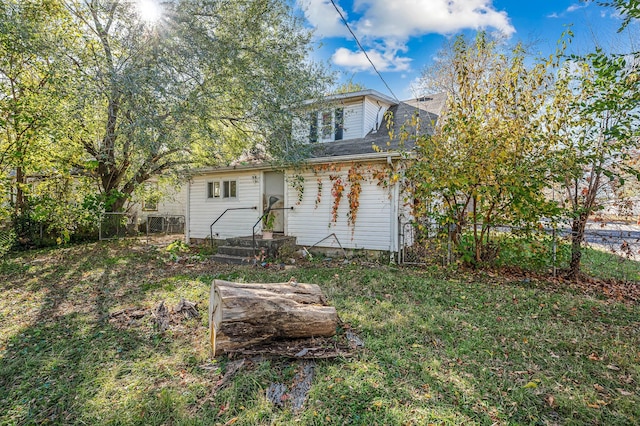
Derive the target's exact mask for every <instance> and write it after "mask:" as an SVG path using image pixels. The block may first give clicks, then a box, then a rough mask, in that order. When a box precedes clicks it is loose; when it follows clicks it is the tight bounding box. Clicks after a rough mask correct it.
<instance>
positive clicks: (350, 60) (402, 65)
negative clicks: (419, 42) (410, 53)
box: [331, 47, 411, 72]
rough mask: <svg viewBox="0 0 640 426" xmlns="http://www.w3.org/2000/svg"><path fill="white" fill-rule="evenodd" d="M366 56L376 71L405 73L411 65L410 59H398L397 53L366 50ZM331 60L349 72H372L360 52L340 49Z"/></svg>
mask: <svg viewBox="0 0 640 426" xmlns="http://www.w3.org/2000/svg"><path fill="white" fill-rule="evenodd" d="M367 55H368V56H369V58H370V59H371V62H373V64H374V65H375V66H376V69H377V70H378V71H380V72H382V71H407V70H408V69H409V68H410V65H411V58H407V57H400V56H398V55H397V52H393V51H387V52H380V51H378V50H368V51H367ZM331 60H332V61H333V63H335V64H336V65H339V66H341V67H345V68H349V69H350V70H351V71H373V69H372V68H371V64H370V63H369V61H368V60H367V58H366V56H365V55H364V53H363V52H362V51H356V52H353V51H351V50H349V49H347V48H344V47H341V48H339V49H338V50H336V51H335V53H334V54H333V56H332V57H331Z"/></svg>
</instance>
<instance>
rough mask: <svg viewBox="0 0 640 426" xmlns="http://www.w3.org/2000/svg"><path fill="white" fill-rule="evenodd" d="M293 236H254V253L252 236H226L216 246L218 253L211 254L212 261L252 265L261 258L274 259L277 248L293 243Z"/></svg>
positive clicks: (294, 240) (294, 241)
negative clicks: (263, 237)
mask: <svg viewBox="0 0 640 426" xmlns="http://www.w3.org/2000/svg"><path fill="white" fill-rule="evenodd" d="M295 243H296V238H295V237H287V236H283V235H274V237H273V239H270V240H264V239H262V238H261V236H260V235H256V238H255V244H256V248H255V255H254V249H253V238H252V237H251V236H249V237H234V238H227V239H226V240H225V241H224V243H222V244H221V245H219V246H218V253H217V254H215V255H213V257H212V259H213V261H214V262H218V263H226V264H231V265H253V264H255V263H256V262H258V261H262V260H263V259H265V258H266V259H274V258H277V256H278V250H279V249H280V247H282V246H284V245H295Z"/></svg>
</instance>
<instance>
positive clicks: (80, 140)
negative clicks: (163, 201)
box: [66, 0, 327, 211]
mask: <svg viewBox="0 0 640 426" xmlns="http://www.w3.org/2000/svg"><path fill="white" fill-rule="evenodd" d="M66 4H67V9H68V11H69V13H70V14H71V16H72V18H73V21H74V25H75V29H76V31H77V33H78V34H80V35H81V37H80V41H79V42H78V43H77V46H76V48H75V49H73V50H70V51H69V52H68V63H69V64H70V65H69V66H70V70H71V73H72V79H73V82H72V83H71V84H70V86H69V91H70V92H71V94H72V95H73V98H74V99H75V103H74V105H73V114H72V116H71V120H72V123H71V128H72V130H71V131H70V133H69V139H70V141H71V146H75V147H81V148H82V149H83V150H84V152H85V156H84V157H83V158H81V159H79V161H78V163H77V164H76V165H77V166H78V167H80V168H81V169H83V170H84V171H85V172H86V173H88V174H91V175H92V176H94V177H95V178H96V179H97V181H98V183H99V187H100V191H101V193H102V196H103V199H104V203H105V207H106V209H107V210H108V211H119V210H121V209H122V207H123V206H124V205H125V203H126V200H127V199H128V198H129V197H130V196H131V194H132V193H133V191H134V190H135V189H136V187H137V186H139V185H140V184H142V183H143V182H145V181H146V180H148V179H149V178H150V177H152V176H154V175H160V174H163V173H167V172H169V171H173V172H175V171H180V170H181V169H183V168H184V167H186V166H188V165H190V164H194V163H195V164H219V163H224V162H227V161H229V160H230V159H231V158H234V157H236V156H237V155H238V154H239V153H240V152H242V151H243V150H246V149H251V148H255V147H258V146H259V147H263V148H264V149H267V150H268V151H270V152H271V153H274V154H276V155H279V156H284V155H287V154H288V152H289V151H288V148H289V147H290V143H289V142H290V141H289V140H288V137H289V136H288V134H289V132H288V131H287V130H286V129H288V128H290V125H289V123H290V119H291V117H290V116H291V114H292V113H293V111H292V109H289V108H286V107H287V106H291V105H295V104H297V103H299V102H301V101H302V100H303V99H308V98H310V97H312V96H316V95H318V94H320V93H322V91H323V90H324V87H325V84H326V83H327V78H326V76H325V74H324V71H323V70H322V69H320V68H319V67H317V66H316V65H314V64H313V63H311V62H309V60H308V51H309V47H310V44H309V43H310V35H309V33H308V32H306V30H304V29H303V28H302V26H301V23H300V22H299V21H298V19H297V18H295V17H294V15H293V14H292V11H291V10H290V8H289V7H288V6H287V4H286V3H285V2H282V1H277V0H237V1H236V0H234V1H220V0H197V1H196V0H177V1H174V2H164V3H162V7H163V13H162V18H161V19H160V20H159V21H158V22H153V23H150V22H145V21H144V20H142V19H140V17H139V16H138V11H137V10H136V9H135V8H136V2H131V1H124V0H123V1H117V0H115V1H113V0H112V1H99V0H85V1H80V0H68V1H66Z"/></svg>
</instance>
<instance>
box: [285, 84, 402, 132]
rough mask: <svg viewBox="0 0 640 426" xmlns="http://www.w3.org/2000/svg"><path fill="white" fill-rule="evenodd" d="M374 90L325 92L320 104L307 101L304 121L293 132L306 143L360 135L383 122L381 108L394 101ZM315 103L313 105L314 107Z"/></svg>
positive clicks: (374, 130)
mask: <svg viewBox="0 0 640 426" xmlns="http://www.w3.org/2000/svg"><path fill="white" fill-rule="evenodd" d="M396 104H397V102H395V101H394V100H393V99H391V98H390V97H388V96H385V95H383V94H382V93H380V92H377V91H375V90H361V91H358V92H351V93H341V94H335V95H330V96H328V97H327V98H326V99H325V100H324V101H323V102H322V104H321V105H320V104H318V103H317V102H310V103H309V107H310V108H311V112H310V113H309V114H308V116H307V123H304V124H302V123H300V125H299V126H296V127H297V129H296V130H297V131H296V136H297V137H298V138H301V139H303V140H305V141H307V142H309V143H331V142H339V141H348V140H352V139H362V138H364V137H365V136H367V135H368V134H370V133H375V132H377V131H378V130H383V129H381V126H383V124H382V123H383V118H384V114H385V112H387V110H388V109H389V108H390V107H391V106H393V105H396ZM314 106H316V108H314Z"/></svg>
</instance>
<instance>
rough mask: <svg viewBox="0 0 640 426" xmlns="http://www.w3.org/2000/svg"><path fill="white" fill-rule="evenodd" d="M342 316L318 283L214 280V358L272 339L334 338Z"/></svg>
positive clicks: (211, 303) (211, 305)
mask: <svg viewBox="0 0 640 426" xmlns="http://www.w3.org/2000/svg"><path fill="white" fill-rule="evenodd" d="M337 325H338V314H337V312H336V309H335V308H334V307H333V306H328V305H327V303H326V300H325V297H324V294H323V293H322V290H321V289H320V287H319V286H318V285H316V284H303V283H297V282H295V281H293V280H292V281H289V282H288V283H268V284H258V283H236V282H229V281H222V280H214V281H213V284H212V285H211V293H210V297H209V332H210V338H211V350H212V352H213V356H216V355H218V354H222V353H226V352H233V351H234V350H238V349H242V348H246V347H249V346H253V345H257V344H260V343H264V342H268V341H270V340H286V339H298V338H304V337H330V336H333V335H334V334H335V333H336V327H337Z"/></svg>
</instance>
